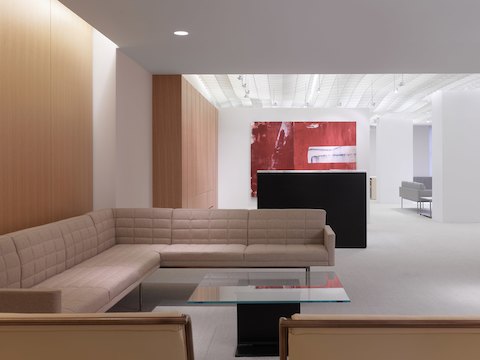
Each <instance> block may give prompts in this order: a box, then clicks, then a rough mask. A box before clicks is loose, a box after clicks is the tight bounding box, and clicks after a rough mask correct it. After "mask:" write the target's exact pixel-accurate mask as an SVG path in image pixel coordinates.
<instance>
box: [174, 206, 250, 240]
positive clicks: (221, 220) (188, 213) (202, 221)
mask: <svg viewBox="0 0 480 360" xmlns="http://www.w3.org/2000/svg"><path fill="white" fill-rule="evenodd" d="M247 234H248V210H227V209H174V210H173V214H172V244H240V245H247Z"/></svg>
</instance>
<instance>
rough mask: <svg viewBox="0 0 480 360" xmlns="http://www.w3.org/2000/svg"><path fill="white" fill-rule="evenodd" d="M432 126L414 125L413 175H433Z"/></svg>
mask: <svg viewBox="0 0 480 360" xmlns="http://www.w3.org/2000/svg"><path fill="white" fill-rule="evenodd" d="M431 131H432V127H431V126H414V127H413V176H432V171H431V136H430V135H431Z"/></svg>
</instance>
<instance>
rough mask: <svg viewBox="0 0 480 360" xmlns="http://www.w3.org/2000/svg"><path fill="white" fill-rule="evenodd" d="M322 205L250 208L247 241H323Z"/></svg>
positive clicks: (265, 242)
mask: <svg viewBox="0 0 480 360" xmlns="http://www.w3.org/2000/svg"><path fill="white" fill-rule="evenodd" d="M325 222H326V212H325V210H322V209H311V210H310V209H307V210H305V209H289V210H286V209H281V210H280V209H261V210H250V211H249V220H248V244H249V245H254V244H272V245H273V244H323V229H324V227H325Z"/></svg>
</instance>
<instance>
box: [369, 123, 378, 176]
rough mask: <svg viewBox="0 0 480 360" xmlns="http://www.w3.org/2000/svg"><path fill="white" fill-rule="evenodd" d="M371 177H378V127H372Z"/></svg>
mask: <svg viewBox="0 0 480 360" xmlns="http://www.w3.org/2000/svg"><path fill="white" fill-rule="evenodd" d="M369 173H370V176H377V127H376V126H371V127H370V172H369Z"/></svg>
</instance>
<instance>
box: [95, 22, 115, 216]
mask: <svg viewBox="0 0 480 360" xmlns="http://www.w3.org/2000/svg"><path fill="white" fill-rule="evenodd" d="M116 51H117V46H116V45H115V44H114V43H113V42H111V41H110V40H109V39H108V38H106V37H105V36H104V35H102V34H101V33H100V32H98V31H96V30H94V31H93V208H94V209H102V208H108V207H115V203H116V201H115V196H116V194H115V181H116V172H115V161H116V160H115V159H116V114H115V110H116V109H115V107H116V69H115V65H116V60H115V59H116Z"/></svg>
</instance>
